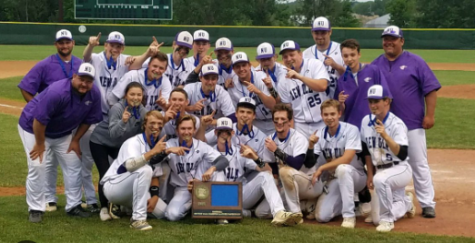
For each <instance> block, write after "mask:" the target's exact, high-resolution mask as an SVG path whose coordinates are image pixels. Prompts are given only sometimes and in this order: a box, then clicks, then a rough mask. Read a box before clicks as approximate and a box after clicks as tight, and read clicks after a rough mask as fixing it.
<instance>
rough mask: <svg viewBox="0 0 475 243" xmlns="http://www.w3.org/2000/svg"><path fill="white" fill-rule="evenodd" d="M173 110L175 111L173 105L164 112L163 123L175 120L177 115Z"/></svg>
mask: <svg viewBox="0 0 475 243" xmlns="http://www.w3.org/2000/svg"><path fill="white" fill-rule="evenodd" d="M175 109H176V106H175V104H173V105H170V107H168V110H167V111H166V112H165V123H166V122H168V121H170V120H173V119H175V117H176V115H177V112H176V111H175Z"/></svg>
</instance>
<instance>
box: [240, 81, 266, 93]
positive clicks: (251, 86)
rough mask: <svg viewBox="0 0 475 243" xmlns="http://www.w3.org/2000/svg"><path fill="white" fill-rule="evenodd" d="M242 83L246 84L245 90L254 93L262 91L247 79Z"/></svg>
mask: <svg viewBox="0 0 475 243" xmlns="http://www.w3.org/2000/svg"><path fill="white" fill-rule="evenodd" d="M243 83H244V85H246V86H247V91H249V93H254V94H256V95H260V94H261V93H262V91H261V90H260V89H258V88H257V87H256V86H254V84H252V83H250V82H248V81H244V82H243Z"/></svg>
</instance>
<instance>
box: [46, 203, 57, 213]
mask: <svg viewBox="0 0 475 243" xmlns="http://www.w3.org/2000/svg"><path fill="white" fill-rule="evenodd" d="M56 210H58V206H57V204H56V203H55V202H49V203H46V212H54V211H56Z"/></svg>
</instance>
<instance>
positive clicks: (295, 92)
mask: <svg viewBox="0 0 475 243" xmlns="http://www.w3.org/2000/svg"><path fill="white" fill-rule="evenodd" d="M306 94H313V90H311V89H310V88H308V86H307V85H306V84H301V85H300V86H299V85H296V86H295V87H293V88H291V89H290V97H292V101H294V100H296V99H297V98H300V97H301V96H303V95H306ZM307 102H308V104H309V106H310V107H315V106H316V105H320V104H321V103H322V99H321V98H320V94H319V93H316V94H315V95H311V96H309V97H308V98H307Z"/></svg>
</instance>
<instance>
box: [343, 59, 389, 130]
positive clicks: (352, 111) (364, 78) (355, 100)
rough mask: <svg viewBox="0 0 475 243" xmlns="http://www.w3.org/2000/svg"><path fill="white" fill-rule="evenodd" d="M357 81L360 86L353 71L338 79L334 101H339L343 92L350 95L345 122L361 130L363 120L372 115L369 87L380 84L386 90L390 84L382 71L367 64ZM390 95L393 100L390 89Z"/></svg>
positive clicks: (344, 116)
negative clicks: (339, 96) (368, 97)
mask: <svg viewBox="0 0 475 243" xmlns="http://www.w3.org/2000/svg"><path fill="white" fill-rule="evenodd" d="M345 76H346V79H345ZM357 81H358V85H357V84H356V81H355V78H354V76H353V74H352V73H351V71H350V72H349V73H348V72H347V73H345V74H343V75H341V76H340V78H338V84H337V86H336V90H335V97H334V99H336V100H338V94H340V92H341V91H345V94H346V95H349V96H348V98H347V99H346V101H345V112H344V114H343V121H345V122H348V123H350V124H352V125H354V126H356V127H358V128H360V127H361V120H363V118H364V117H365V116H366V115H368V114H370V113H371V111H370V109H369V104H368V99H367V96H368V89H369V87H371V86H372V85H375V84H380V85H382V86H383V87H384V88H386V87H388V84H387V82H386V78H385V77H384V75H383V73H382V72H381V70H379V68H378V67H377V66H375V65H372V64H366V65H364V66H363V67H362V68H361V69H360V71H359V72H358V73H357ZM388 93H389V98H392V95H391V91H390V89H388Z"/></svg>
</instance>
